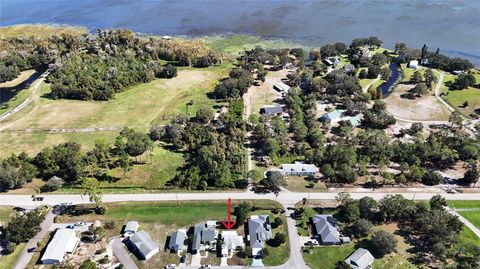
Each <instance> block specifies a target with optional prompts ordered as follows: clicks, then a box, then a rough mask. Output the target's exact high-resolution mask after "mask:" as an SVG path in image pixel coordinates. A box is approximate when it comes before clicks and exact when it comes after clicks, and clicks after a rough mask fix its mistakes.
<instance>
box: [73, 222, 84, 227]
mask: <svg viewBox="0 0 480 269" xmlns="http://www.w3.org/2000/svg"><path fill="white" fill-rule="evenodd" d="M83 225H87V223H85V222H77V223H75V226H83Z"/></svg>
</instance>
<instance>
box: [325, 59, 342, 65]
mask: <svg viewBox="0 0 480 269" xmlns="http://www.w3.org/2000/svg"><path fill="white" fill-rule="evenodd" d="M323 62H324V63H325V64H326V65H327V66H331V67H337V65H339V64H340V63H341V62H340V60H339V59H338V57H327V58H325V59H323Z"/></svg>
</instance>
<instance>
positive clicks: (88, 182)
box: [81, 177, 102, 208]
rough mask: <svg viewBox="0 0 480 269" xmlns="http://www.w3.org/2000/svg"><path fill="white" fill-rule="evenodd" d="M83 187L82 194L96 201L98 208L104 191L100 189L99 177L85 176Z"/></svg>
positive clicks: (91, 200)
mask: <svg viewBox="0 0 480 269" xmlns="http://www.w3.org/2000/svg"><path fill="white" fill-rule="evenodd" d="M81 189H82V195H88V197H89V200H90V202H94V203H95V207H96V208H100V207H101V205H102V191H101V189H100V183H99V182H98V180H97V179H95V178H91V177H87V178H84V179H83V181H82V185H81Z"/></svg>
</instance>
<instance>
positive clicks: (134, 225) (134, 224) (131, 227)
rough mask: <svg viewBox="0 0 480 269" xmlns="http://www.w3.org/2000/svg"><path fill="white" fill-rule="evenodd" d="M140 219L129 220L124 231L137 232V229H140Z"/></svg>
mask: <svg viewBox="0 0 480 269" xmlns="http://www.w3.org/2000/svg"><path fill="white" fill-rule="evenodd" d="M138 226H139V225H138V221H134V220H131V221H127V224H125V229H124V231H125V232H134V233H135V232H136V231H137V229H138Z"/></svg>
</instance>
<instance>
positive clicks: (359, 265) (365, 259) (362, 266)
mask: <svg viewBox="0 0 480 269" xmlns="http://www.w3.org/2000/svg"><path fill="white" fill-rule="evenodd" d="M374 260H375V258H374V257H373V256H372V254H371V253H370V251H368V250H367V249H364V248H359V249H357V250H356V251H355V252H354V253H352V255H350V256H348V258H347V259H346V260H345V262H346V263H347V264H348V265H350V267H352V269H369V268H372V266H371V265H372V263H373V261H374Z"/></svg>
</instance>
